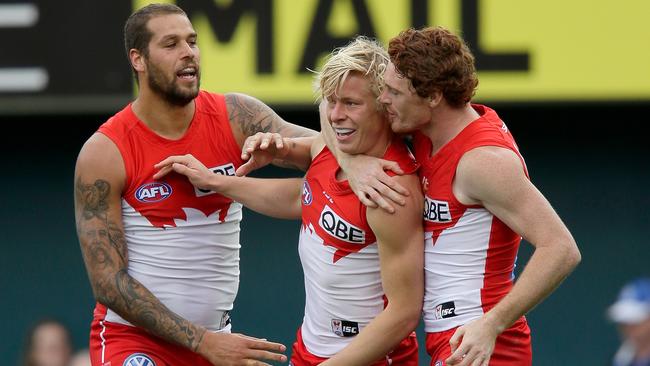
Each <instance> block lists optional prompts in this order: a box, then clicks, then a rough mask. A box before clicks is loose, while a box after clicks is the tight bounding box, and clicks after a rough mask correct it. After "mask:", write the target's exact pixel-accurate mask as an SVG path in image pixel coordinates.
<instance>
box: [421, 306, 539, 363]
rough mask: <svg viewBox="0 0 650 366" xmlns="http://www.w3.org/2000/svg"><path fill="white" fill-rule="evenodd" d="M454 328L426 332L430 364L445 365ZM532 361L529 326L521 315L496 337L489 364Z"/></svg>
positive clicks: (449, 353) (449, 354) (449, 352)
mask: <svg viewBox="0 0 650 366" xmlns="http://www.w3.org/2000/svg"><path fill="white" fill-rule="evenodd" d="M456 329H457V328H452V329H449V330H445V331H443V332H438V333H427V336H426V343H427V353H428V354H429V356H431V366H444V365H446V363H445V360H446V359H447V358H448V357H449V356H451V347H450V346H449V340H450V339H451V337H452V336H453V335H454V332H455V331H456ZM532 363H533V351H532V348H531V343H530V328H528V323H527V322H526V319H525V318H523V317H522V318H520V319H519V320H517V321H516V322H515V323H514V324H513V325H512V326H511V327H510V328H508V329H506V330H505V331H504V332H503V333H501V334H500V335H499V336H498V337H497V340H496V343H495V345H494V352H493V353H492V357H490V363H489V364H490V366H513V365H516V366H530V365H532Z"/></svg>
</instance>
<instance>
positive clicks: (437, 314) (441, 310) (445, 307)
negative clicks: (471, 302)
mask: <svg viewBox="0 0 650 366" xmlns="http://www.w3.org/2000/svg"><path fill="white" fill-rule="evenodd" d="M456 315H457V314H456V304H454V302H453V301H448V302H444V303H442V304H440V305H438V306H436V308H435V311H434V312H433V317H434V318H436V319H445V318H451V317H454V316H456Z"/></svg>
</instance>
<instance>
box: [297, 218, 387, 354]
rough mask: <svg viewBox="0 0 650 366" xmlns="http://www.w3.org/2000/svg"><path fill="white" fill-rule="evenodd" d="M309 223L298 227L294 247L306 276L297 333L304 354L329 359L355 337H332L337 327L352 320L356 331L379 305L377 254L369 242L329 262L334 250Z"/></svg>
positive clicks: (335, 335) (378, 311)
mask: <svg viewBox="0 0 650 366" xmlns="http://www.w3.org/2000/svg"><path fill="white" fill-rule="evenodd" d="M309 226H310V227H309V228H305V227H304V226H303V228H302V230H301V233H300V243H299V248H298V252H299V254H300V260H301V262H302V267H303V271H304V275H305V298H306V301H305V317H304V320H303V324H302V337H303V341H304V343H305V346H306V347H307V350H308V351H309V352H311V353H312V354H314V355H316V356H319V357H326V358H329V357H332V356H333V355H335V354H336V353H338V352H339V351H340V350H341V349H343V348H344V347H345V346H346V345H348V344H349V343H350V342H351V341H352V340H353V339H354V338H353V337H352V336H350V337H345V336H341V335H337V334H336V333H335V332H337V331H338V332H341V331H342V330H341V329H339V328H340V327H341V326H345V324H348V322H351V323H357V324H358V331H359V332H360V331H361V330H362V329H363V328H364V327H365V326H366V325H367V324H368V323H369V322H370V321H371V320H372V319H374V318H375V316H377V315H378V314H379V313H381V312H382V311H383V309H384V299H383V296H384V290H383V287H382V283H381V273H380V267H379V253H378V251H377V243H373V244H370V245H368V246H366V247H365V248H363V249H361V250H360V251H359V252H356V253H350V254H348V255H346V256H344V257H342V258H340V259H339V260H338V261H334V260H333V258H334V256H335V252H336V248H335V247H333V246H330V245H325V244H324V242H323V240H322V239H321V238H320V237H319V236H318V235H317V234H316V232H315V231H314V229H313V227H311V224H309ZM351 278H354V281H351V280H350V279H351ZM337 321H343V323H342V325H341V323H339V322H337Z"/></svg>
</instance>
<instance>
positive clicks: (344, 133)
mask: <svg viewBox="0 0 650 366" xmlns="http://www.w3.org/2000/svg"><path fill="white" fill-rule="evenodd" d="M355 131H356V130H354V129H351V128H336V127H335V128H334V132H335V133H336V137H339V138H346V137H348V136H350V135H352V134H353V133H354V132H355Z"/></svg>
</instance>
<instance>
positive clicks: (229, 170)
mask: <svg viewBox="0 0 650 366" xmlns="http://www.w3.org/2000/svg"><path fill="white" fill-rule="evenodd" d="M208 169H210V171H212V172H213V173H216V174H221V175H227V176H229V177H233V176H234V175H235V166H234V165H233V163H228V164H224V165H219V166H215V167H214V168H208ZM194 193H195V194H196V196H197V197H203V196H207V195H209V194H214V193H217V192H215V191H211V190H209V189H200V188H196V187H194Z"/></svg>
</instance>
